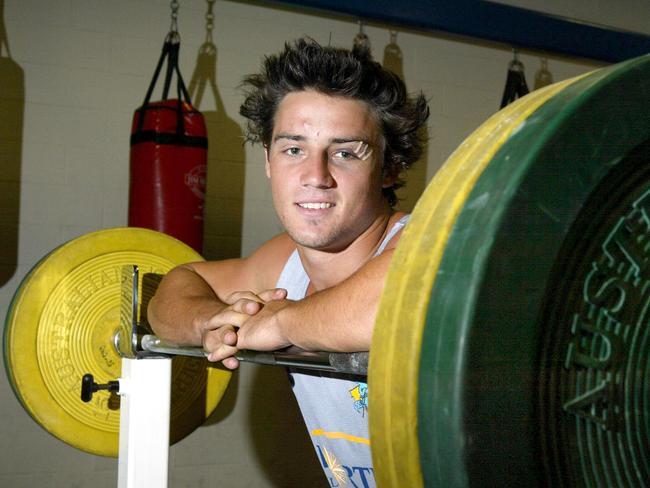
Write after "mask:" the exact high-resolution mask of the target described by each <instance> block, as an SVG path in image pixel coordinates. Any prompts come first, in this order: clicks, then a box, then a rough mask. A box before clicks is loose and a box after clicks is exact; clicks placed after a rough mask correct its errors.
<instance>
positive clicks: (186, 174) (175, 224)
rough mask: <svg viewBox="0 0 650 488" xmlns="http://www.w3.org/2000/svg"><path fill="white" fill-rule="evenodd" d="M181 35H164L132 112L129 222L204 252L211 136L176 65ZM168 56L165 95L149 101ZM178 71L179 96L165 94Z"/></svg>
mask: <svg viewBox="0 0 650 488" xmlns="http://www.w3.org/2000/svg"><path fill="white" fill-rule="evenodd" d="M179 50H180V41H179V38H178V36H177V34H176V35H169V36H167V39H165V44H164V45H163V50H162V54H161V55H160V59H159V60H158V65H157V66H156V71H155V73H154V75H153V79H152V80H151V84H150V85H149V90H148V91H147V95H146V97H145V99H144V103H143V104H142V106H141V107H140V108H138V109H137V110H136V111H135V113H134V115H133V124H132V128H131V157H130V173H131V179H130V183H129V226H132V227H146V228H148V229H153V230H157V231H160V232H164V233H165V234H169V235H171V236H173V237H176V238H177V239H179V240H181V241H183V242H185V243H186V244H188V245H189V246H191V247H192V248H194V249H195V250H196V251H198V252H201V250H202V245H203V206H204V201H205V180H206V160H207V149H208V139H207V134H206V129H205V121H204V119H203V115H202V114H201V112H199V111H198V110H196V109H194V107H192V102H191V100H190V96H189V94H188V92H187V89H186V88H185V84H184V83H183V78H182V76H181V73H180V70H179V69H178V53H179ZM165 59H167V72H166V76H165V80H164V86H163V99H162V100H161V101H158V102H150V99H151V94H152V92H153V89H154V87H155V85H156V81H157V79H158V75H159V74H160V70H161V68H162V66H163V63H164V61H165ZM174 73H176V77H177V84H176V95H177V98H176V99H171V100H168V99H167V95H168V93H169V87H170V84H171V80H172V76H173V75H174Z"/></svg>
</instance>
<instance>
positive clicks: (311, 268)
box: [298, 212, 404, 293]
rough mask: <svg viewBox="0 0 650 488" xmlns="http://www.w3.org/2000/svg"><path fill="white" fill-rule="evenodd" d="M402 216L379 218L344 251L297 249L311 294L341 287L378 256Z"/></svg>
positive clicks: (396, 214)
mask: <svg viewBox="0 0 650 488" xmlns="http://www.w3.org/2000/svg"><path fill="white" fill-rule="evenodd" d="M402 215H404V214H403V213H393V212H390V213H386V214H381V215H379V216H378V217H377V218H376V219H375V220H374V221H373V222H372V223H371V224H370V225H369V226H368V228H367V229H366V230H365V231H364V232H363V233H362V234H361V235H359V236H358V237H357V238H356V239H355V240H354V241H353V242H352V243H351V244H350V245H348V246H346V247H345V248H344V249H342V250H341V251H337V252H328V251H322V250H318V249H310V248H306V247H303V246H300V245H299V246H298V253H299V254H300V260H301V262H302V265H303V267H304V269H305V272H306V273H307V275H308V276H309V280H310V286H309V290H308V293H313V292H314V291H318V290H323V289H326V288H329V287H331V286H334V285H336V284H338V283H341V282H342V281H343V280H345V279H346V278H348V277H349V276H351V275H352V274H353V273H354V272H355V271H356V270H357V269H359V268H360V267H361V266H363V265H364V264H365V263H367V262H368V261H369V260H370V259H372V258H373V256H374V255H375V254H376V252H377V250H378V249H379V246H380V245H381V243H382V241H383V240H384V239H385V237H386V235H387V234H388V232H389V231H390V229H391V227H392V226H393V225H394V223H395V222H396V221H397V220H399V218H401V216H402Z"/></svg>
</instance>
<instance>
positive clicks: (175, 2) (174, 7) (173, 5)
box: [169, 0, 179, 34]
mask: <svg viewBox="0 0 650 488" xmlns="http://www.w3.org/2000/svg"><path fill="white" fill-rule="evenodd" d="M169 6H170V7H171V9H172V22H171V25H170V26H169V32H173V33H175V34H178V7H179V3H178V0H172V1H171V3H170V4H169Z"/></svg>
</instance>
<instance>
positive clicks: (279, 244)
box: [246, 232, 296, 283]
mask: <svg viewBox="0 0 650 488" xmlns="http://www.w3.org/2000/svg"><path fill="white" fill-rule="evenodd" d="M295 249H296V244H295V243H294V242H293V240H291V238H290V237H289V235H288V234H287V233H286V232H283V233H282V234H279V235H277V236H275V237H273V238H272V239H270V240H268V241H266V242H265V243H264V244H262V245H261V246H260V247H258V248H257V250H256V251H255V252H254V253H253V254H251V255H250V256H249V257H248V258H246V265H247V267H249V268H250V269H252V270H254V272H255V273H259V275H260V276H261V277H263V281H264V282H265V283H275V281H276V280H277V278H278V276H280V273H281V272H282V268H284V265H285V264H286V262H287V260H288V259H289V257H290V256H291V253H293V251H295Z"/></svg>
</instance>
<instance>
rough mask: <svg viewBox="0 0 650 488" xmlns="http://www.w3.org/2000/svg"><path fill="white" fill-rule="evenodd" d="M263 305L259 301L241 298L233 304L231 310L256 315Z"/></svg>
mask: <svg viewBox="0 0 650 488" xmlns="http://www.w3.org/2000/svg"><path fill="white" fill-rule="evenodd" d="M262 306H263V304H261V303H260V302H258V301H253V300H249V299H247V298H241V299H239V300H237V301H236V302H235V303H233V304H232V305H231V306H230V308H231V309H232V310H234V311H235V312H239V313H245V314H248V315H253V314H256V313H257V312H259V311H260V309H261V308H262Z"/></svg>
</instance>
